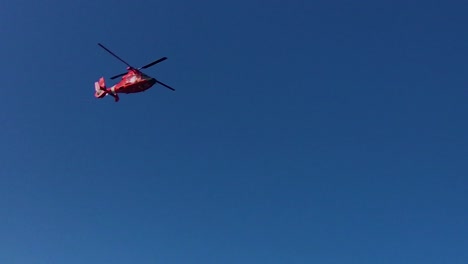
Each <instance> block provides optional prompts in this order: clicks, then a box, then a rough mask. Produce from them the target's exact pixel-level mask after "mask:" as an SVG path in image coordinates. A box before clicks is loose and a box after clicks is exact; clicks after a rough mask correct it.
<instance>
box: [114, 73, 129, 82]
mask: <svg viewBox="0 0 468 264" xmlns="http://www.w3.org/2000/svg"><path fill="white" fill-rule="evenodd" d="M125 74H127V73H126V72H124V73H121V74H117V75H116V76H112V77H110V79H111V80H114V79H117V78H119V77H122V76H124V75H125Z"/></svg>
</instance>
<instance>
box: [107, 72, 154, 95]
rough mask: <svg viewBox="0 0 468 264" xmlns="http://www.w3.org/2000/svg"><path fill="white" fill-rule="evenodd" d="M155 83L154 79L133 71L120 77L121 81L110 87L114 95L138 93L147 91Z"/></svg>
mask: <svg viewBox="0 0 468 264" xmlns="http://www.w3.org/2000/svg"><path fill="white" fill-rule="evenodd" d="M155 83H156V79H154V78H152V77H150V76H148V75H146V74H144V73H142V72H140V71H137V70H134V69H129V70H128V73H127V74H125V75H124V76H122V80H121V81H120V82H118V83H117V84H116V85H114V87H112V92H114V93H125V94H129V93H139V92H143V91H146V90H148V89H149V88H151V87H152V86H153V85H154V84H155Z"/></svg>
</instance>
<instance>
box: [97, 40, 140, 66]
mask: <svg viewBox="0 0 468 264" xmlns="http://www.w3.org/2000/svg"><path fill="white" fill-rule="evenodd" d="M98 45H99V46H101V48H103V49H105V50H106V51H107V52H109V53H110V54H111V55H112V56H114V57H116V58H117V59H119V60H120V61H121V62H123V63H125V64H126V65H127V66H128V67H131V68H133V67H132V66H131V65H130V64H128V63H127V62H126V61H124V60H122V59H121V58H120V57H119V56H117V55H115V54H114V52H112V51H110V50H109V49H107V48H106V47H104V45H102V44H101V43H98Z"/></svg>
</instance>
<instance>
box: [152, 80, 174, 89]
mask: <svg viewBox="0 0 468 264" xmlns="http://www.w3.org/2000/svg"><path fill="white" fill-rule="evenodd" d="M156 82H157V83H159V84H161V85H162V86H164V87H166V88H168V89H171V90H172V91H175V89H174V88H172V87H170V86H169V85H167V84H165V83H162V82H160V81H156Z"/></svg>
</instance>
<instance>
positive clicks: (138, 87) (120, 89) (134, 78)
mask: <svg viewBox="0 0 468 264" xmlns="http://www.w3.org/2000/svg"><path fill="white" fill-rule="evenodd" d="M98 45H99V46H100V47H101V48H103V49H105V50H106V51H107V52H109V53H110V54H111V55H112V56H114V57H116V58H117V59H118V60H120V61H121V62H123V63H125V64H126V65H127V66H128V67H127V72H125V73H121V74H118V75H116V76H113V77H111V79H112V80H113V79H116V78H118V77H121V76H122V80H121V81H120V82H118V83H117V84H115V85H114V86H112V87H109V88H108V87H106V83H105V81H104V77H101V78H100V79H99V81H97V82H95V83H94V88H95V90H96V93H95V94H94V96H95V97H96V98H104V97H105V96H106V95H111V96H112V97H114V99H115V102H118V101H119V95H118V94H119V93H125V94H129V93H139V92H144V91H146V90H148V89H149V88H151V87H152V86H153V85H154V84H156V83H159V84H161V85H162V86H164V87H166V88H168V89H171V90H172V91H175V89H174V88H172V87H170V86H169V85H167V84H164V83H162V82H160V81H158V80H156V79H155V78H153V77H150V76H148V75H146V74H144V73H143V72H141V71H140V70H141V69H146V68H149V67H151V66H153V65H155V64H157V63H160V62H162V61H164V60H166V59H167V58H166V57H162V58H160V59H158V60H155V61H153V62H151V63H149V64H147V65H145V66H142V67H140V68H134V67H132V66H131V65H130V64H128V63H127V62H126V61H124V60H122V59H121V58H120V57H119V56H117V55H115V54H114V53H113V52H112V51H110V50H109V49H107V48H106V47H104V45H102V44H101V43H98Z"/></svg>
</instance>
